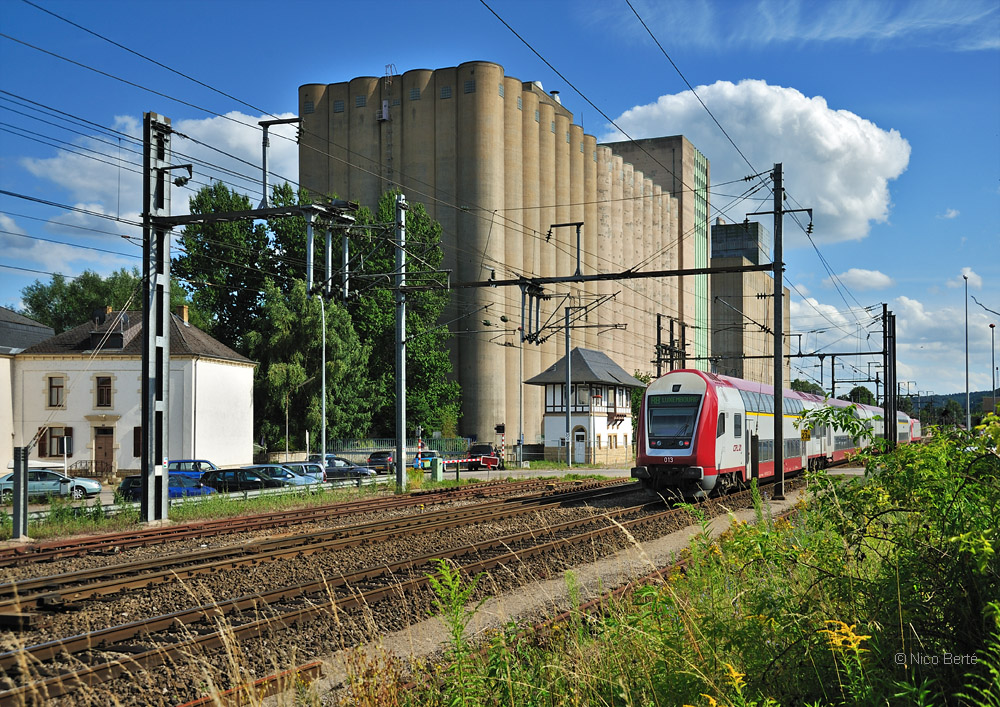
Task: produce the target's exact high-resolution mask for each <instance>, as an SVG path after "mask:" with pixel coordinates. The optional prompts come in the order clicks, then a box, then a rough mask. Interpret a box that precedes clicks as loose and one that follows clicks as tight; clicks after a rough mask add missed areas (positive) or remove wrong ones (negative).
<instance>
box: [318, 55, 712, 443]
mask: <svg viewBox="0 0 1000 707" xmlns="http://www.w3.org/2000/svg"><path fill="white" fill-rule="evenodd" d="M299 115H300V116H301V118H302V123H301V140H300V147H299V182H300V184H301V185H302V186H303V187H304V188H306V189H308V190H310V191H311V192H314V193H316V194H318V195H321V196H327V195H336V196H337V197H339V198H346V199H351V200H358V201H360V202H361V203H363V204H368V205H372V204H375V203H376V201H377V199H378V198H379V196H380V195H381V194H382V193H383V192H385V191H387V190H389V189H392V188H399V189H401V190H402V192H403V193H404V194H405V196H406V198H407V200H408V201H410V202H411V203H412V202H416V201H419V202H422V203H423V204H424V205H425V206H426V208H427V211H428V213H429V214H430V215H431V216H432V217H433V218H435V219H436V220H438V221H439V222H440V223H441V225H442V229H443V236H442V239H443V242H442V246H443V249H444V266H443V267H445V268H447V269H449V270H451V273H452V275H451V277H452V280H453V281H455V282H472V281H478V282H483V281H486V280H488V279H489V278H490V276H491V275H495V277H496V278H497V279H509V278H517V277H519V276H526V277H552V276H571V275H573V274H574V273H576V272H577V269H578V268H579V272H580V273H581V274H583V275H593V274H598V273H613V272H621V271H625V270H628V269H631V268H636V269H639V270H668V269H676V268H679V267H682V266H685V267H687V266H691V267H693V266H694V265H695V264H697V263H698V262H701V261H699V259H698V258H701V259H702V261H705V262H702V264H706V262H707V240H704V239H702V240H698V241H697V245H696V246H695V249H696V250H698V249H700V251H699V252H702V255H699V256H695V255H691V256H690V257H689V256H688V255H687V253H688V250H690V248H689V243H690V242H692V241H690V239H689V237H688V235H687V231H688V229H689V228H691V227H693V226H694V223H695V221H697V220H698V219H701V222H702V225H701V226H698V228H699V229H701V230H699V233H702V234H703V235H704V234H707V213H708V212H707V208H708V195H707V189H705V188H704V187H705V186H707V178H708V164H707V161H706V160H704V158H703V157H698V158H697V160H696V159H695V155H694V152H696V151H693V152H692V150H691V149H688V150H687V152H685V153H684V154H685V157H684V158H683V159H677V160H673V161H670V162H666V163H664V165H663V166H657V169H660V170H661V173H662V176H663V179H662V180H661V179H659V178H651V176H650V174H648V173H646V172H645V171H644V169H643V168H642V167H640V166H638V165H637V164H634V163H633V162H632V161H631V160H630V158H628V157H625V156H623V154H622V152H621V151H620V150H618V151H616V149H617V148H618V147H620V144H613V145H598V144H597V139H596V138H595V137H594V136H593V135H588V134H586V133H585V132H584V130H583V128H582V127H581V126H580V125H577V124H575V123H574V120H573V114H572V113H571V112H570V111H569V110H567V109H566V108H565V107H564V106H563V105H562V102H561V100H560V98H559V95H558V92H556V91H552V92H550V93H546V92H545V91H544V90H543V89H542V86H541V85H540V84H539V83H537V82H525V81H522V80H520V79H517V78H514V77H511V76H505V75H504V70H503V67H502V66H500V65H498V64H495V63H491V62H486V61H472V62H467V63H464V64H461V65H460V66H457V67H449V68H442V69H436V70H430V69H415V70H412V71H407V72H405V73H403V74H402V75H389V76H384V77H373V76H362V77H357V78H353V79H351V80H349V81H342V82H339V83H331V84H323V83H316V84H306V85H303V86H301V87H300V88H299ZM672 140H673V141H674V142H675V143H677V144H679V145H687V146H689V145H690V143H687V141H686V140H684V139H683V138H674V139H672ZM689 158H690V159H689ZM654 164H655V163H654ZM696 164H697V169H698V170H701V172H702V173H703V174H702V177H700V178H699V179H702V178H703V179H704V180H705V184H704V185H702V187H700V189H701V191H700V192H699V198H700V199H701V200H702V202H703V203H702V204H701V206H699V207H698V209H697V210H695V209H694V207H692V209H690V211H691V213H690V215H689V216H688V215H685V216H683V219H687V220H683V219H682V209H681V206H680V204H681V202H682V201H683V202H684V204H685V205H686V204H687V203H688V201H690V198H689V197H688V196H687V195H686V194H687V189H688V187H689V186H690V185H691V184H694V183H698V184H701V182H700V181H697V182H696V180H695V177H694V175H693V174H681V175H677V174H676V172H677V170H679V169H680V170H690V169H695V168H696V167H695V165H696ZM668 177H669V180H668ZM679 185H680V186H679ZM685 208H687V207H686V206H685ZM683 213H684V214H687V211H683ZM573 223H582V226H581V229H580V248H579V250H578V249H577V233H576V228H575V227H574V226H562V227H555V225H556V224H573ZM702 226H703V228H702ZM699 238H701V236H699ZM705 238H707V235H705ZM697 287H701V285H697ZM682 291H683V292H684V294H682ZM690 292H694V289H693V288H692V287H689V286H688V285H681V284H680V283H678V281H677V278H670V279H667V278H658V279H644V280H622V281H616V282H610V281H609V282H592V283H586V284H575V285H568V284H553V285H547V286H546V287H545V294H546V295H550V296H551V299H545V300H542V301H541V302H540V306H541V311H540V317H539V318H538V319H539V321H540V322H541V323H542V324H543V325H544V324H545V323H547V322H550V321H553V322H555V321H556V320H559V319H561V318H562V317H563V312H564V309H563V308H564V307H565V306H567V305H573V306H577V307H583V306H586V305H588V304H591V305H594V304H595V303H597V302H598V301H599V300H600V301H601V304H599V305H597V306H594V307H593V308H592V309H590V310H588V311H586V314H585V315H581V316H580V318H579V319H578V320H577V321H576V323H575V324H576V326H577V327H578V328H575V330H574V332H573V337H574V338H575V339H576V340H577V341H580V342H581V344H582V345H583V346H585V347H586V348H589V349H594V350H598V349H599V350H600V351H603V352H605V353H607V354H608V356H610V357H611V358H613V359H614V360H615V361H617V362H618V363H619V364H620V366H621V367H623V368H624V369H625V370H629V371H634V370H640V371H651V370H653V366H652V364H651V363H650V361H651V360H652V359H653V357H654V355H655V345H656V315H657V314H663V315H668V316H672V317H675V318H677V319H678V320H680V319H685V318H686V319H687V320H688V323H689V324H690V325H691V326H697V327H698V328H699V329H698V331H699V332H700V333H699V336H700V337H701V338H700V339H699V340H698V347H697V348H696V349H695V350H693V351H692V352H691V353H697V352H702V351H703V353H704V354H705V355H706V356H707V354H708V350H707V346H708V341H707V338H706V336H707V331H708V310H707V304H705V303H707V299H705V297H706V296H707V291H705V292H701V290H699V291H698V293H696V294H695V298H696V300H697V298H699V297H700V298H702V299H701V300H698V301H702V300H703V304H702V305H694V304H690V303H689V299H690V295H689V294H688V293H690ZM699 293H700V294H699ZM452 302H453V303H452V305H451V307H452V310H451V311H450V312H448V313H447V314H446V316H445V317H444V319H445V320H446V321H455V320H457V321H456V322H455V323H453V324H452V325H451V328H452V330H453V331H457V332H462V333H461V334H460V335H459V336H456V337H454V344H453V347H452V350H451V351H450V356H451V361H452V366H453V370H454V375H455V376H456V378H457V380H458V382H459V383H460V384H461V386H462V405H463V409H462V417H461V421H460V427H461V431H462V433H463V434H465V435H469V436H474V437H478V438H479V439H490V438H491V437H492V434H493V429H494V426H495V425H496V424H498V423H505V424H506V428H507V430H508V433H511V432H513V433H514V434H515V435H516V433H517V420H518V419H519V416H520V411H521V406H520V399H521V395H519V390H518V389H519V386H520V384H521V381H522V380H524V379H527V378H531V377H532V376H535V375H537V374H539V373H540V372H541V371H545V370H547V369H549V367H551V366H552V364H554V363H555V362H556V361H557V360H558V359H559V358H560V351H559V340H560V339H561V336H551V335H552V334H554V333H557V331H558V330H557V329H553V328H548V329H546V330H545V331H544V332H543V333H542V336H541V337H540V338H541V339H544V341H543V343H541V344H540V345H537V346H536V345H532V344H526V345H525V346H524V347H523V351H519V350H518V349H519V347H520V340H519V336H518V330H517V327H518V326H519V325H520V324H521V302H522V299H521V292H520V291H519V289H518V288H517V287H505V288H476V289H463V290H456V291H455V294H454V296H453V298H452ZM487 306H488V307H489V308H488V310H484V308H485V307H487ZM484 311H486V312H487V314H485V315H484V314H483V312H484ZM574 311H575V312H576V313H580V312H582V311H583V310H574ZM501 316H502V317H505V319H506V321H508V322H510V323H511V324H510V325H509V326H507V327H506V328H505V329H499V328H497V327H494V328H492V329H490V330H488V331H484V330H483V327H482V326H481V322H482V320H483V319H487V320H488V321H492V322H496V321H498V320H500V321H503V320H501ZM522 356H523V357H522ZM704 365H706V366H707V361H705V362H704ZM522 392H523V411H524V418H523V419H524V432H525V442H526V443H529V444H531V443H538V442H540V441H542V437H543V434H544V433H543V430H542V413H541V411H542V410H543V409H544V400H543V399H542V389H541V388H537V387H534V386H528V387H526V388H523V389H522ZM545 438H546V441H547V436H545Z"/></svg>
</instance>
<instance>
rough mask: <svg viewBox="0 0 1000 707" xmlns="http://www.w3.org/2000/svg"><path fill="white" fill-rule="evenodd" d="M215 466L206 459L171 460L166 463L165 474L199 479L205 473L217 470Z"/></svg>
mask: <svg viewBox="0 0 1000 707" xmlns="http://www.w3.org/2000/svg"><path fill="white" fill-rule="evenodd" d="M218 468H219V467H217V466H216V465H215V464H213V463H212V462H210V461H208V459H171V460H170V461H169V462H167V473H168V474H170V475H171V476H173V475H175V474H176V475H177V476H187V477H189V478H192V479H196V480H197V479H200V478H201V475H202V474H204V473H205V472H206V471H213V470H215V469H218Z"/></svg>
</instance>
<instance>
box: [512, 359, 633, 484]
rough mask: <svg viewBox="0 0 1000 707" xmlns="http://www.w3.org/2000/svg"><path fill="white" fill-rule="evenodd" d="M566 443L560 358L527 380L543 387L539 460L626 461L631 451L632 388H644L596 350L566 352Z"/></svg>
mask: <svg viewBox="0 0 1000 707" xmlns="http://www.w3.org/2000/svg"><path fill="white" fill-rule="evenodd" d="M569 373H570V377H571V379H572V380H571V382H572V385H571V389H570V394H569V405H570V427H571V433H570V436H569V439H570V444H569V445H568V450H567V441H566V404H567V396H566V357H565V356H563V357H562V358H561V359H559V360H558V361H556V362H555V363H554V364H552V365H551V366H549V367H548V368H547V369H546V370H544V371H542V372H541V373H540V374H538V375H537V376H534V377H533V378H530V379H529V380H528V381H526V382H527V383H528V385H534V386H539V387H541V388H543V389H544V393H545V394H544V400H545V413H544V417H543V421H544V429H545V459H546V460H549V461H562V462H565V461H566V455H567V454H572V455H573V456H572V461H573V463H574V464H626V463H628V462H630V461H631V459H632V458H633V455H632V447H631V444H632V441H633V434H632V393H631V391H632V389H633V388H645V387H646V384H645V383H643V382H642V381H641V380H639V379H637V378H635V377H633V376H630V375H629V374H628V373H626V372H625V371H624V370H623V369H622V367H621V366H619V365H618V364H616V363H615V362H614V361H612V360H611V359H610V358H608V356H607V355H606V354H604V353H602V352H600V351H591V350H589V349H581V348H575V349H573V350H572V351H570V371H569Z"/></svg>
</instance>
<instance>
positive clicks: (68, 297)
mask: <svg viewBox="0 0 1000 707" xmlns="http://www.w3.org/2000/svg"><path fill="white" fill-rule="evenodd" d="M141 285H142V277H141V276H140V273H139V268H132V269H131V270H128V269H126V268H122V269H120V270H116V271H115V272H113V273H111V274H110V275H108V276H107V277H101V276H100V275H98V274H97V273H96V272H94V271H93V270H85V271H84V272H82V273H81V274H80V275H78V276H77V277H75V278H73V279H67V278H66V277H65V276H63V275H53V276H52V280H51V281H50V282H49V284H47V285H46V284H44V283H42V282H41V281H39V280H35V282H34V283H32V284H31V285H28V286H27V287H25V288H24V289H22V290H21V299H22V301H23V302H24V310H23V313H24V315H25V316H26V317H30V318H31V319H34V320H35V321H36V322H39V323H41V324H45V325H46V326H50V327H52V328H53V329H55V332H56V334H61V333H62V332H64V331H66V330H67V329H72V328H73V327H75V326H79V325H80V324H83V323H84V322H86V321H89V320H90V318H91V317H92V316H93V315H94V312H95V311H97V310H101V311H103V310H104V308H105V307H111V308H112V309H113V310H116V311H117V310H120V309H142V301H143V293H142V287H141ZM170 305H171V307H172V308H176V307H177V306H178V305H188V308H189V309H188V318H189V320H190V321H191V323H192V324H194V325H195V326H196V327H198V328H199V329H203V328H205V326H207V323H208V319H207V317H206V316H205V314H204V313H203V312H202V311H201V310H200V309H199V308H198V307H197V306H196V305H195V304H194V303H193V302H191V301H190V300H189V299H188V297H187V293H186V292H185V291H184V290H183V289H181V288H180V286H179V285H178V283H177V282H176V280H175V281H174V282H173V285H172V286H171V288H170Z"/></svg>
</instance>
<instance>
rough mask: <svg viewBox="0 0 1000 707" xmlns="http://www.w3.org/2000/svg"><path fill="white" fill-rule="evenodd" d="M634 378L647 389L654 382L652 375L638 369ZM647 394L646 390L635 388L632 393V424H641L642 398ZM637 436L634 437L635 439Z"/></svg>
mask: <svg viewBox="0 0 1000 707" xmlns="http://www.w3.org/2000/svg"><path fill="white" fill-rule="evenodd" d="M632 375H633V377H635V378H638V379H639V380H641V381H642V382H643V383H645V384H646V387H647V388H648V387H649V384H650V382H651V381H652V380H653V374H652V373H643V372H642V371H640V370H639V369H638V368H637V369H635V373H633V374H632ZM645 394H646V388H633V389H632V393H631V402H632V424H634V425H638V424H639V408H640V407H641V406H642V396H643V395H645ZM634 436H635V435H633V437H634Z"/></svg>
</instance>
